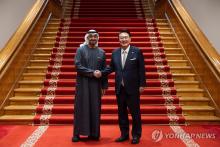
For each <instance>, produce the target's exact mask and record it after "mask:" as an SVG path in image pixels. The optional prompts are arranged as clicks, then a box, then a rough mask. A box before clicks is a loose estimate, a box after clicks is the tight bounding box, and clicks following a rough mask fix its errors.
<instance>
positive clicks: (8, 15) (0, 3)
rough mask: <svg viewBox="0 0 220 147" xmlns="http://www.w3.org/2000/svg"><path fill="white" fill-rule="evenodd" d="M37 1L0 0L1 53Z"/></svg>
mask: <svg viewBox="0 0 220 147" xmlns="http://www.w3.org/2000/svg"><path fill="white" fill-rule="evenodd" d="M35 1H36V0H0V20H1V21H0V51H1V49H2V48H3V47H4V46H5V44H6V43H7V42H8V40H9V39H10V37H11V36H12V35H13V33H14V32H15V31H16V30H17V28H18V27H19V25H20V24H21V23H22V21H23V20H24V18H25V17H26V15H27V13H28V12H29V10H30V9H31V8H32V6H33V4H34V2H35Z"/></svg>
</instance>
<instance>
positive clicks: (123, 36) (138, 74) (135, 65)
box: [102, 30, 146, 144]
mask: <svg viewBox="0 0 220 147" xmlns="http://www.w3.org/2000/svg"><path fill="white" fill-rule="evenodd" d="M119 42H120V46H121V47H120V48H118V49H116V50H114V51H113V53H112V58H111V63H110V66H109V67H108V68H106V69H105V70H103V71H102V76H106V75H108V74H110V73H111V72H115V92H116V97H117V104H118V117H119V127H120V130H121V136H120V137H119V138H117V139H116V140H115V141H116V142H123V141H126V140H128V139H129V119H128V111H127V107H128V108H129V111H130V113H131V116H132V137H133V138H132V141H131V143H132V144H138V143H139V140H140V137H141V132H142V127H141V113H140V93H141V92H143V91H144V87H145V86H146V77H145V65H144V57H143V54H142V52H141V50H140V49H139V48H137V47H135V46H131V45H130V42H131V34H130V32H129V31H128V30H121V31H120V32H119Z"/></svg>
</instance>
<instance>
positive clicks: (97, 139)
mask: <svg viewBox="0 0 220 147" xmlns="http://www.w3.org/2000/svg"><path fill="white" fill-rule="evenodd" d="M88 139H91V140H95V141H99V137H95V136H88Z"/></svg>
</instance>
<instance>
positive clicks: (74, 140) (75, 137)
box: [72, 136, 80, 142]
mask: <svg viewBox="0 0 220 147" xmlns="http://www.w3.org/2000/svg"><path fill="white" fill-rule="evenodd" d="M79 140H80V138H79V136H74V137H72V142H79Z"/></svg>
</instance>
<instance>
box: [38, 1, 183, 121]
mask: <svg viewBox="0 0 220 147" xmlns="http://www.w3.org/2000/svg"><path fill="white" fill-rule="evenodd" d="M65 14H69V15H70V16H71V18H65V19H62V20H61V22H60V27H59V31H58V32H57V38H56V42H55V44H54V48H53V50H52V53H51V59H50V65H49V66H48V72H47V74H46V79H45V81H44V88H43V89H42V90H41V93H42V95H41V96H40V98H39V106H38V107H37V110H36V111H37V115H36V117H35V118H34V123H35V124H72V123H73V111H74V107H73V103H74V94H75V82H76V81H75V79H76V72H75V67H74V56H75V52H76V49H77V48H78V47H79V44H81V43H82V42H84V35H85V33H86V32H87V31H88V30H89V29H96V30H97V31H98V32H99V34H100V40H99V46H100V47H101V48H103V49H104V50H105V51H106V55H107V63H109V61H110V57H111V52H112V51H113V50H114V49H115V48H117V47H119V43H118V37H117V36H118V32H119V30H120V29H122V28H127V29H129V30H130V31H131V34H132V45H135V46H137V47H139V48H140V49H141V50H142V51H143V54H144V58H145V64H146V66H145V67H146V76H147V88H146V89H145V91H144V93H143V94H142V95H141V113H142V121H143V123H145V124H183V123H185V119H184V117H183V116H182V109H181V106H180V105H179V98H178V97H177V96H176V88H175V87H174V82H173V79H172V74H171V73H170V68H169V66H168V65H167V59H166V55H165V53H164V47H163V44H162V43H161V42H160V41H161V38H160V34H159V32H158V28H157V22H156V20H155V19H151V18H148V19H145V16H144V13H143V10H142V5H141V0H120V1H118V0H112V1H107V0H81V1H80V0H76V1H74V2H73V6H72V7H71V9H69V10H68V9H66V10H65ZM113 79H114V74H111V75H109V85H110V87H109V89H108V91H107V93H106V95H105V96H103V97H102V116H101V122H102V123H105V124H114V123H117V119H118V118H117V105H116V100H115V93H114V80H113Z"/></svg>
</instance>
